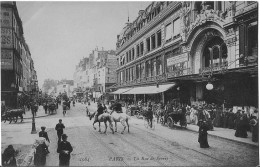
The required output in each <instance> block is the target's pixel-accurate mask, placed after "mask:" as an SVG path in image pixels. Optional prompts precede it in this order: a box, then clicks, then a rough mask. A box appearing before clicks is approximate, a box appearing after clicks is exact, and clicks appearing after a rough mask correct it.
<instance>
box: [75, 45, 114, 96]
mask: <svg viewBox="0 0 260 167" xmlns="http://www.w3.org/2000/svg"><path fill="white" fill-rule="evenodd" d="M117 67H118V66H117V57H116V55H115V51H104V50H103V49H102V50H98V48H96V49H95V50H93V51H92V53H90V54H89V57H87V58H83V59H82V60H81V61H80V62H79V64H78V65H77V66H76V70H75V73H74V81H75V86H77V88H81V90H82V91H84V92H85V96H89V97H92V98H96V99H98V98H100V97H101V96H102V95H105V94H106V89H107V88H108V87H110V86H111V85H113V84H115V83H116V69H117Z"/></svg>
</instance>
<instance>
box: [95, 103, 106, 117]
mask: <svg viewBox="0 0 260 167" xmlns="http://www.w3.org/2000/svg"><path fill="white" fill-rule="evenodd" d="M103 109H104V108H103V107H102V105H101V103H99V102H98V103H97V112H96V115H95V120H97V119H98V116H99V115H101V114H103V113H104V111H103Z"/></svg>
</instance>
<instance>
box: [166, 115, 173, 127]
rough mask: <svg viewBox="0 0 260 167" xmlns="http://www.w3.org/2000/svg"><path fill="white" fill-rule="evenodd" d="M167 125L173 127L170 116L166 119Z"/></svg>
mask: <svg viewBox="0 0 260 167" xmlns="http://www.w3.org/2000/svg"><path fill="white" fill-rule="evenodd" d="M167 125H168V127H169V128H172V127H173V120H172V118H171V117H169V118H168V119H167Z"/></svg>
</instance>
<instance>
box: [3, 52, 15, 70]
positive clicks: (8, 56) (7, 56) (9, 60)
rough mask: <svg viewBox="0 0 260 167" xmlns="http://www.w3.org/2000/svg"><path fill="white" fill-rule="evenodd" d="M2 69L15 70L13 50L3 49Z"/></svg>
mask: <svg viewBox="0 0 260 167" xmlns="http://www.w3.org/2000/svg"><path fill="white" fill-rule="evenodd" d="M1 69H4V70H13V51H11V50H4V49H2V50H1Z"/></svg>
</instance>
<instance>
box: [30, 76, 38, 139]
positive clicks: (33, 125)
mask: <svg viewBox="0 0 260 167" xmlns="http://www.w3.org/2000/svg"><path fill="white" fill-rule="evenodd" d="M32 83H33V85H34V87H35V82H34V80H32V81H31V83H30V85H31V86H32ZM34 87H33V88H34ZM33 90H34V89H32V87H31V95H33ZM33 105H34V103H33ZM34 107H35V106H31V111H32V115H33V117H32V131H31V134H36V133H37V132H36V127H35V116H34V115H35V114H34V111H33V109H34Z"/></svg>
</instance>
